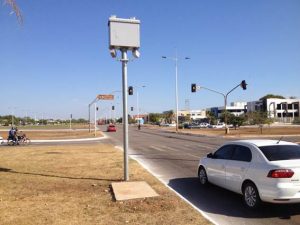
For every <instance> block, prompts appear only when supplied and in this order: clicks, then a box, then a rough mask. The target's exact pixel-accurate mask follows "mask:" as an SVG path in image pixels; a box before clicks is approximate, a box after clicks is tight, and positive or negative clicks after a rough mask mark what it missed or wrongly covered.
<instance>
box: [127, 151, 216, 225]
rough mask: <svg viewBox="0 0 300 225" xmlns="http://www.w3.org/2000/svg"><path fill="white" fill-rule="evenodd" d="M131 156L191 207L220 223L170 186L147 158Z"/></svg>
mask: <svg viewBox="0 0 300 225" xmlns="http://www.w3.org/2000/svg"><path fill="white" fill-rule="evenodd" d="M130 158H132V159H134V160H135V161H137V162H138V163H139V164H140V165H141V166H142V167H143V168H144V169H145V170H147V171H148V172H149V173H151V174H152V175H153V176H155V177H156V178H157V179H158V180H159V181H160V182H161V183H162V184H163V185H164V186H165V187H167V188H168V189H170V190H171V191H173V192H174V193H175V194H176V195H177V196H178V197H179V198H181V199H182V200H183V201H185V202H186V203H187V204H189V205H190V206H191V207H193V208H194V209H195V210H196V211H198V212H199V213H200V214H201V215H202V216H203V217H204V218H206V219H207V220H208V221H210V222H211V223H213V224H218V223H217V222H216V221H215V220H214V219H213V218H211V217H210V216H209V215H207V214H206V213H205V212H204V211H202V210H201V209H199V208H197V207H196V206H195V205H193V204H192V203H191V202H190V201H189V200H187V199H186V198H185V197H184V196H182V195H181V194H179V193H178V192H176V190H175V189H173V188H172V187H170V186H168V184H167V182H168V181H164V180H163V179H162V177H163V176H162V175H160V174H157V173H155V172H153V171H152V170H151V169H150V168H151V166H150V165H149V166H148V163H147V162H146V161H145V160H142V159H140V158H138V157H136V156H130ZM143 162H144V163H143Z"/></svg>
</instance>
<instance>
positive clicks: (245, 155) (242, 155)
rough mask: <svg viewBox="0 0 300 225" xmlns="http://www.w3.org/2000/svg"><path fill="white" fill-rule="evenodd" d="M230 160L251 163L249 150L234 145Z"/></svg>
mask: <svg viewBox="0 0 300 225" xmlns="http://www.w3.org/2000/svg"><path fill="white" fill-rule="evenodd" d="M231 159H232V160H237V161H243V162H251V160H252V153H251V150H250V149H249V148H248V147H246V146H242V145H236V146H235V148H234V152H233V155H232V158H231Z"/></svg>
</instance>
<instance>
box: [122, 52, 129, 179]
mask: <svg viewBox="0 0 300 225" xmlns="http://www.w3.org/2000/svg"><path fill="white" fill-rule="evenodd" d="M121 51H122V59H121V61H122V92H123V119H122V121H123V149H124V180H125V181H128V180H129V172H128V152H127V151H128V112H127V62H128V58H127V50H126V49H121Z"/></svg>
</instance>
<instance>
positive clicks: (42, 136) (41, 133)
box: [0, 130, 102, 140]
mask: <svg viewBox="0 0 300 225" xmlns="http://www.w3.org/2000/svg"><path fill="white" fill-rule="evenodd" d="M24 133H25V134H26V136H27V137H28V138H30V139H31V140H54V139H58V140H60V139H76V138H91V137H95V136H94V132H91V133H89V131H88V130H84V131H82V130H78V131H77V130H70V131H64V130H56V131H47V130H38V131H24ZM0 136H2V137H3V138H4V139H6V138H7V136H8V132H5V131H0ZM101 136H102V133H101V132H100V131H97V132H96V137H101Z"/></svg>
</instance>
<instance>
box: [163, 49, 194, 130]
mask: <svg viewBox="0 0 300 225" xmlns="http://www.w3.org/2000/svg"><path fill="white" fill-rule="evenodd" d="M162 58H163V59H170V60H173V61H175V104H176V132H178V122H179V121H178V111H179V109H178V108H179V106H178V60H179V59H178V56H177V51H176V55H175V57H167V56H162ZM184 59H190V58H189V57H185V58H184Z"/></svg>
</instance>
